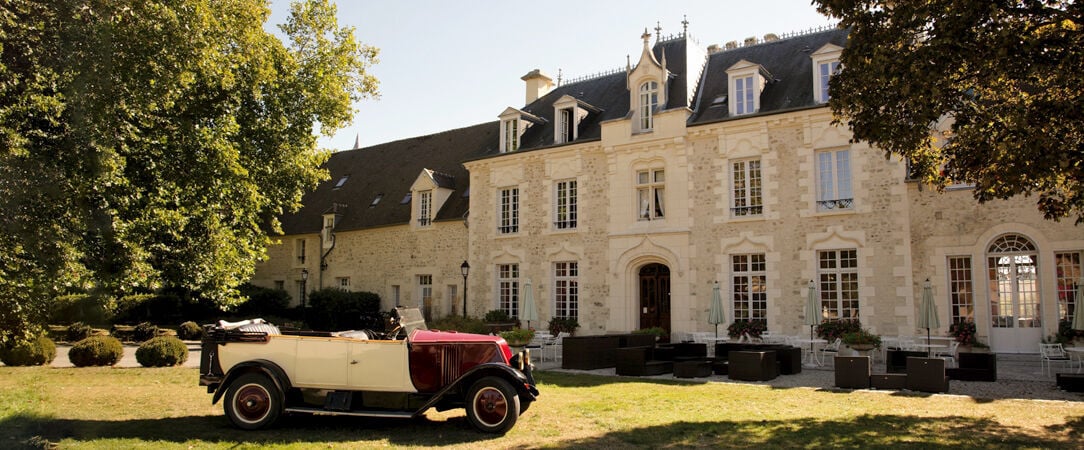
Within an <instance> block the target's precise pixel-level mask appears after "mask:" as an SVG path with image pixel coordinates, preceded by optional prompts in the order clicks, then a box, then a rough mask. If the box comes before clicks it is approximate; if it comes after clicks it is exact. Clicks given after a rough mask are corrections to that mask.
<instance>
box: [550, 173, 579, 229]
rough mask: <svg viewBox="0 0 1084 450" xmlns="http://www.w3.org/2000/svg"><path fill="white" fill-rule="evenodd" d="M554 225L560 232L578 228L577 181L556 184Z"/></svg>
mask: <svg viewBox="0 0 1084 450" xmlns="http://www.w3.org/2000/svg"><path fill="white" fill-rule="evenodd" d="M553 199H554V205H553V225H554V227H556V228H557V229H558V230H567V229H571V228H576V217H577V212H576V200H577V194H576V180H564V181H558V182H557V183H555V184H554V195H553Z"/></svg>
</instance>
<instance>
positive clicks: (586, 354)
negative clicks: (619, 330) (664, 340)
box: [561, 334, 655, 370]
mask: <svg viewBox="0 0 1084 450" xmlns="http://www.w3.org/2000/svg"><path fill="white" fill-rule="evenodd" d="M654 345H655V336H653V335H650V334H604V335H596V336H569V337H566V338H564V340H563V341H562V345H561V348H562V351H561V368H563V369H579V370H594V369H605V368H609V367H614V366H616V364H617V359H616V358H617V355H616V350H617V349H619V348H625V347H649V346H654Z"/></svg>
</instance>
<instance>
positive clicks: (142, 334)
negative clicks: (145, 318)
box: [132, 322, 158, 342]
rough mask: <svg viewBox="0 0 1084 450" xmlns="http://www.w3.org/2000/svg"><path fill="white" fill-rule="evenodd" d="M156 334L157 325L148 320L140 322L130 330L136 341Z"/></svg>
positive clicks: (144, 339)
mask: <svg viewBox="0 0 1084 450" xmlns="http://www.w3.org/2000/svg"><path fill="white" fill-rule="evenodd" d="M157 335H158V326H157V325H155V324H153V323H150V322H140V323H139V325H136V326H135V329H134V330H132V338H133V339H135V340H136V341H138V342H143V341H146V340H149V339H150V338H153V337H155V336H157Z"/></svg>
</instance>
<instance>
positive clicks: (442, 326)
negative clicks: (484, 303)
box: [428, 316, 489, 334]
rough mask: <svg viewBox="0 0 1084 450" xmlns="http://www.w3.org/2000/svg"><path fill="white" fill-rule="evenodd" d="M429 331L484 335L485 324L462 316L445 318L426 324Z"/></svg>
mask: <svg viewBox="0 0 1084 450" xmlns="http://www.w3.org/2000/svg"><path fill="white" fill-rule="evenodd" d="M428 327H429V329H431V330H442V331H459V332H463V333H474V334H486V333H488V332H489V331H488V330H486V324H484V323H482V319H476V318H474V317H462V316H445V317H443V318H440V319H437V320H435V321H433V323H432V324H428Z"/></svg>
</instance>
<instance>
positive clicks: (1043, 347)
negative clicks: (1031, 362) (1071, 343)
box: [1039, 343, 1072, 375]
mask: <svg viewBox="0 0 1084 450" xmlns="http://www.w3.org/2000/svg"><path fill="white" fill-rule="evenodd" d="M1058 362H1060V363H1062V364H1065V367H1069V366H1070V365H1071V364H1072V360H1071V359H1069V354H1068V353H1066V352H1065V349H1064V348H1063V347H1062V346H1061V344H1043V343H1040V344H1039V367H1040V368H1042V370H1043V375H1046V374H1047V372H1048V371H1049V372H1050V374H1051V375H1053V371H1054V368H1053V367H1051V366H1052V365H1053V364H1054V363H1058Z"/></svg>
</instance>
